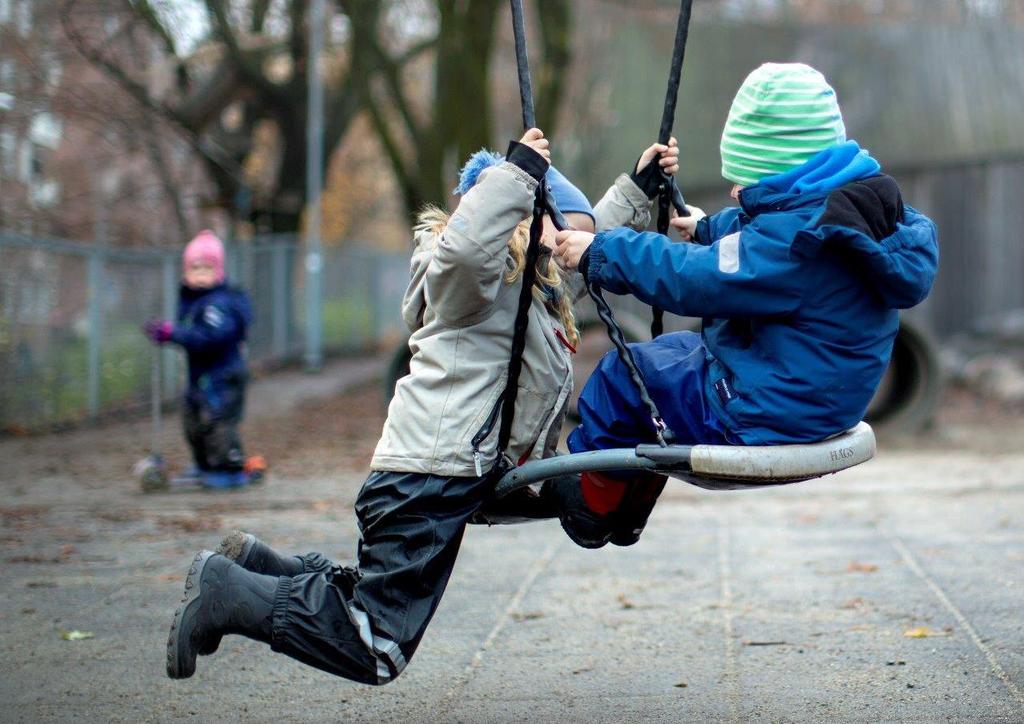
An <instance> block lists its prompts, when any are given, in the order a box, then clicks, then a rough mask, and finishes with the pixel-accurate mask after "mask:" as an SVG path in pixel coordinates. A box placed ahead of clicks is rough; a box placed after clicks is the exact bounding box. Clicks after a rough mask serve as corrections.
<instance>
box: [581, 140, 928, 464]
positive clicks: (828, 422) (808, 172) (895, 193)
mask: <svg viewBox="0 0 1024 724" xmlns="http://www.w3.org/2000/svg"><path fill="white" fill-rule="evenodd" d="M879 170H880V168H879V165H878V163H877V162H876V161H875V160H874V159H873V158H871V156H869V155H868V153H867V152H866V151H864V150H861V149H860V147H859V146H858V145H857V144H856V143H855V142H853V141H848V142H846V143H844V144H841V145H839V146H835V147H833V148H830V149H828V150H826V151H823V152H821V153H820V154H818V155H817V156H815V157H814V158H812V159H811V160H810V161H808V162H807V163H806V164H804V165H803V166H800V167H799V168H796V169H794V170H792V171H789V172H787V173H784V174H779V175H776V176H772V177H769V178H766V179H763V180H762V181H761V182H760V183H758V184H756V185H754V186H751V187H748V188H746V189H744V190H743V191H741V192H740V208H727V209H725V210H723V211H722V212H720V213H718V214H715V215H714V216H709V217H707V218H706V219H703V220H702V221H701V222H700V223H699V225H698V227H697V238H696V242H697V243H694V244H686V243H673V242H672V241H670V240H669V239H668V238H666V237H664V236H662V235H660V234H655V233H650V232H646V233H636V232H633V231H631V230H629V229H614V230H611V231H606V232H603V233H601V234H598V235H597V237H596V238H595V239H594V243H593V244H592V245H591V247H590V253H589V256H590V261H589V265H588V267H587V268H588V275H589V277H590V278H591V279H592V280H596V281H597V282H598V283H599V284H600V286H601V287H603V288H604V289H607V290H609V291H611V292H614V293H617V294H624V293H631V294H634V295H635V296H637V297H638V298H640V299H642V300H643V301H645V302H647V303H648V304H652V305H657V306H659V307H661V308H663V309H666V310H668V311H670V312H674V313H675V314H680V315H684V316H693V317H703V318H704V326H703V340H704V344H705V346H706V348H707V353H708V361H709V373H708V376H707V379H706V380H705V390H704V393H705V397H706V398H707V399H708V401H709V403H710V405H711V407H712V410H713V411H714V413H715V414H716V415H717V417H718V418H719V419H720V420H721V421H722V422H723V424H724V425H725V426H726V427H727V428H728V429H729V431H730V432H732V433H733V434H734V435H735V436H737V437H738V438H739V439H740V440H741V441H742V442H743V443H745V444H748V445H771V444H779V443H790V442H806V441H811V440H820V439H822V438H825V437H827V436H829V435H832V434H835V433H838V432H841V431H843V430H845V429H848V428H850V427H852V426H854V425H855V424H856V423H857V422H858V421H859V420H860V419H861V418H862V417H863V415H864V412H865V411H866V409H867V406H868V403H869V402H870V400H871V397H872V395H873V394H874V392H875V389H876V388H877V386H878V383H879V382H880V381H881V378H882V374H883V373H884V372H885V369H886V366H887V365H888V363H889V356H890V354H891V352H892V345H893V340H894V339H895V336H896V332H897V330H898V328H899V317H898V313H897V311H896V310H897V309H905V308H908V307H912V306H914V305H915V304H917V303H918V302H920V301H922V300H923V299H924V298H925V297H926V296H927V294H928V291H929V289H930V288H931V285H932V281H933V279H934V278H935V272H936V268H937V266H938V243H937V233H936V229H935V225H934V224H933V223H932V222H931V221H930V220H929V219H928V218H927V217H925V216H923V215H922V214H920V213H919V212H917V211H915V210H914V209H912V208H911V207H909V206H904V205H903V203H902V200H901V198H900V194H899V188H898V187H897V186H896V183H895V181H893V180H892V179H891V178H890V177H888V176H884V175H880V174H879Z"/></svg>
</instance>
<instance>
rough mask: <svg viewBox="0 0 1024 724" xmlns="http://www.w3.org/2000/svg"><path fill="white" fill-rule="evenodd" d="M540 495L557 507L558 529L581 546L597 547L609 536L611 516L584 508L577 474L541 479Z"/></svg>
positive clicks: (610, 534) (584, 504)
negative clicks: (559, 523)
mask: <svg viewBox="0 0 1024 724" xmlns="http://www.w3.org/2000/svg"><path fill="white" fill-rule="evenodd" d="M541 497H543V498H546V499H547V500H549V501H551V504H552V505H554V506H555V508H556V509H557V510H558V520H559V521H560V522H561V523H562V530H564V531H565V534H566V535H567V536H569V538H570V539H572V542H573V543H575V544H576V545H578V546H580V547H582V548H601V547H602V546H604V544H605V543H607V542H608V540H609V539H610V538H611V536H612V531H613V528H612V523H613V521H612V516H610V515H600V514H599V513H595V512H594V511H592V510H591V509H590V508H588V507H587V504H586V502H585V501H584V500H583V490H582V489H581V488H580V476H579V475H563V476H562V477H559V478H553V479H551V480H547V481H545V482H544V486H543V487H542V488H541Z"/></svg>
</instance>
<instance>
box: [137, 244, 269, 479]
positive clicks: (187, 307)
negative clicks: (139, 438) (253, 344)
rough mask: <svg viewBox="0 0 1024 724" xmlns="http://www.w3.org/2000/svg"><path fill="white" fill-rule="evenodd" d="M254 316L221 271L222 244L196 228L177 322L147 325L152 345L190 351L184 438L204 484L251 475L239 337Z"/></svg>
mask: <svg viewBox="0 0 1024 724" xmlns="http://www.w3.org/2000/svg"><path fill="white" fill-rule="evenodd" d="M251 321H252V312H251V310H250V305H249V297H248V296H247V295H246V293H245V292H243V291H242V290H240V289H235V288H233V287H231V286H229V285H228V284H227V281H226V280H225V278H224V245H223V244H222V243H221V241H220V239H218V238H217V237H216V235H214V233H213V232H211V231H201V232H199V234H198V235H197V236H196V237H195V238H194V239H192V241H190V242H189V244H188V246H186V247H185V253H184V255H183V257H182V285H181V290H180V292H179V298H178V320H177V324H172V323H171V322H169V321H164V320H154V321H150V322H147V323H146V325H145V327H144V331H145V333H146V335H147V336H148V337H149V338H150V339H151V340H153V342H155V343H156V344H167V343H168V342H173V343H175V344H179V345H181V346H182V347H183V348H184V350H185V354H186V355H187V356H188V390H187V391H186V392H185V408H184V415H183V419H184V427H185V439H186V440H188V444H189V447H190V448H191V449H192V457H193V460H194V461H195V473H196V477H197V478H198V482H199V483H201V484H202V485H203V486H205V487H211V488H228V487H236V486H240V485H245V484H247V483H248V482H249V475H248V474H247V473H246V471H245V469H244V467H245V462H246V461H245V456H244V454H243V452H242V442H241V439H240V438H239V436H238V425H239V423H240V422H241V420H242V410H243V407H244V402H245V385H246V380H247V378H248V373H247V371H246V365H245V358H244V356H243V354H242V343H243V342H244V341H245V336H246V331H247V329H248V327H249V324H250V323H251ZM255 479H258V478H255Z"/></svg>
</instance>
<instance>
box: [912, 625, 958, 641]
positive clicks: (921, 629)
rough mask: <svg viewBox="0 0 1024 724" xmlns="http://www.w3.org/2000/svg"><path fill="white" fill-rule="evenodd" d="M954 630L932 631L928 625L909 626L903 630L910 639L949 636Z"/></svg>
mask: <svg viewBox="0 0 1024 724" xmlns="http://www.w3.org/2000/svg"><path fill="white" fill-rule="evenodd" d="M951 633H952V630H949V629H947V630H946V631H932V630H931V629H930V628H928V627H927V626H918V627H917V628H909V629H907V630H906V631H904V632H903V635H904V636H906V637H907V638H908V639H926V638H930V637H932V636H949V635H950V634H951Z"/></svg>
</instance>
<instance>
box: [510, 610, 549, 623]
mask: <svg viewBox="0 0 1024 724" xmlns="http://www.w3.org/2000/svg"><path fill="white" fill-rule="evenodd" d="M538 618H544V613H543V612H542V611H524V612H523V613H513V614H512V620H513V621H532V620H534V619H538Z"/></svg>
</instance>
